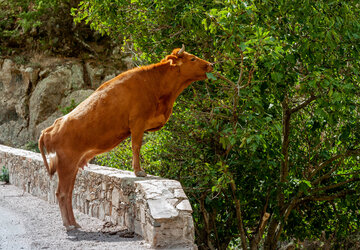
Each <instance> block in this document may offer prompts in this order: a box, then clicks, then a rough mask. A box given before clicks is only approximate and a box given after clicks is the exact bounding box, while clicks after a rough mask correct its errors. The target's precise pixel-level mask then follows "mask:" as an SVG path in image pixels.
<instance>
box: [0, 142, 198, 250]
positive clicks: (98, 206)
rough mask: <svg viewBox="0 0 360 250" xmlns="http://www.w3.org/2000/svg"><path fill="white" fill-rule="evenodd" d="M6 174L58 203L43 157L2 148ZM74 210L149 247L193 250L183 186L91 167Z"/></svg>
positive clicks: (80, 179) (79, 183)
mask: <svg viewBox="0 0 360 250" xmlns="http://www.w3.org/2000/svg"><path fill="white" fill-rule="evenodd" d="M3 166H5V167H6V168H8V170H9V175H10V183H11V184H13V185H15V186H18V187H20V188H22V189H23V190H24V191H26V192H29V193H30V194H32V195H34V196H37V197H39V198H41V199H44V200H47V201H48V202H50V203H56V202H57V201H56V196H55V192H56V188H57V179H58V178H57V176H56V174H55V176H53V178H52V179H50V177H49V175H48V174H47V171H46V168H45V166H44V165H43V162H42V158H41V155H40V154H38V153H33V152H30V151H25V150H21V149H15V148H11V147H7V146H3V145H0V167H1V168H2V167H3ZM73 207H74V208H75V209H78V210H79V211H81V212H83V213H85V214H88V215H90V216H93V217H96V218H99V219H101V220H104V221H108V222H111V223H113V224H114V225H120V226H125V227H127V228H128V230H130V231H132V232H135V233H137V234H139V235H141V236H142V237H143V238H144V239H145V240H146V241H147V242H148V243H149V244H150V246H151V247H154V248H167V249H197V247H196V245H195V244H194V224H193V219H192V216H191V213H192V208H191V205H190V203H189V200H188V199H187V197H186V195H185V193H184V191H183V189H182V187H181V184H180V183H179V182H178V181H175V180H168V179H162V178H159V177H155V176H150V177H147V178H138V177H136V176H135V175H134V173H133V172H129V171H122V170H118V169H113V168H108V167H102V166H97V165H92V164H89V166H88V167H85V168H84V170H81V169H80V170H79V172H78V175H77V179H76V183H75V188H74V192H73ZM59 220H61V217H60V216H59Z"/></svg>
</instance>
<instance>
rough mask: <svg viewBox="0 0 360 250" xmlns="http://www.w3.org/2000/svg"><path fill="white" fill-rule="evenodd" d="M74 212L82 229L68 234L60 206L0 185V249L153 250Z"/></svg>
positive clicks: (119, 230) (120, 230) (136, 238)
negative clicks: (63, 223) (62, 219)
mask: <svg viewBox="0 0 360 250" xmlns="http://www.w3.org/2000/svg"><path fill="white" fill-rule="evenodd" d="M74 212H75V217H76V219H77V222H78V223H79V224H80V225H81V226H82V228H81V229H80V230H73V231H70V232H66V231H65V229H64V227H63V226H62V221H61V217H60V211H59V208H58V205H55V204H54V205H51V204H49V203H47V202H46V201H43V200H41V199H39V198H36V197H34V196H32V195H30V194H28V193H24V192H23V191H22V190H20V189H19V188H17V187H15V186H13V185H4V184H3V183H0V249H1V250H8V249H9V250H11V249H128V250H132V249H150V247H149V246H148V245H147V244H146V243H145V242H144V240H143V239H142V238H141V237H140V236H137V235H133V234H131V233H129V232H127V230H126V229H124V228H119V227H112V226H109V225H108V224H106V223H104V222H103V221H101V220H98V219H96V218H92V217H89V216H87V215H85V214H83V213H80V212H78V211H76V210H75V211H74Z"/></svg>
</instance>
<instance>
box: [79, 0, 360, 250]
mask: <svg viewBox="0 0 360 250" xmlns="http://www.w3.org/2000/svg"><path fill="white" fill-rule="evenodd" d="M358 5H359V4H357V3H354V2H344V1H331V2H329V1H316V2H314V1H306V0H297V1H224V2H219V1H125V0H124V1H120V0H107V1H104V2H102V3H101V4H100V3H98V2H97V1H86V2H85V1H84V2H81V3H80V7H79V8H78V9H77V11H74V13H75V14H76V15H77V20H86V21H87V22H90V23H91V25H92V27H93V28H95V29H97V30H99V31H101V32H103V33H106V34H108V35H110V36H113V37H114V38H116V37H118V36H123V37H125V38H126V40H125V42H127V43H131V44H132V48H133V49H134V51H135V52H137V54H138V55H141V58H140V59H142V60H151V61H156V60H158V59H159V58H160V57H162V56H163V55H164V53H166V52H169V51H170V50H171V49H172V48H173V47H179V46H180V44H181V43H184V44H186V45H187V48H188V50H189V51H190V52H193V53H195V54H197V55H199V56H201V57H203V58H205V59H207V60H212V61H215V62H216V63H217V67H216V70H217V72H219V73H221V75H219V74H218V75H217V78H218V80H215V81H214V80H211V81H207V82H203V83H196V84H194V85H193V86H192V88H190V89H188V90H187V91H186V92H185V93H184V94H183V95H182V97H181V98H180V100H179V101H178V102H177V105H176V107H175V109H174V114H173V117H172V119H171V121H170V122H169V124H168V125H167V126H166V128H165V129H163V130H162V131H160V132H158V133H156V134H155V135H149V137H147V140H148V143H147V144H145V145H144V147H145V148H144V150H143V153H144V159H143V160H144V163H145V164H146V165H147V171H150V172H152V173H155V174H160V175H162V176H166V177H169V178H177V179H179V180H180V181H181V182H182V184H183V186H184V188H185V189H186V191H187V194H188V195H189V197H190V199H191V201H192V205H193V208H194V219H195V222H196V223H195V224H196V226H197V241H198V245H199V247H201V248H219V249H225V248H226V247H229V246H235V245H240V246H242V248H247V247H250V248H252V249H256V248H258V247H259V246H260V245H263V246H264V247H265V248H266V249H274V248H276V246H277V242H278V241H279V240H291V239H294V238H295V239H300V240H302V239H304V238H309V239H319V238H320V237H321V235H322V233H325V235H326V236H325V238H328V239H330V238H331V239H333V240H332V243H333V246H337V247H341V244H342V243H341V242H343V241H342V239H343V238H345V237H346V236H347V235H350V234H351V233H354V232H356V231H357V230H358V229H359V213H358V212H357V210H358V209H359V205H360V204H359V191H358V190H359V184H358V181H359V170H360V163H359V162H360V161H359V153H360V145H359V139H360V125H359V111H360V110H359V104H360V103H359V94H360V89H359V87H360V86H359V59H358V58H359V49H360V47H359V45H360V40H359V38H360V22H359V21H358V18H357V16H358V15H359V7H360V6H358ZM223 75H225V76H226V77H224V76H223ZM124 151H127V152H128V153H129V154H130V151H129V148H126V147H125V149H123V147H122V148H121V149H119V150H118V151H115V152H113V153H112V154H115V155H119V154H122V152H124ZM104 157H105V158H106V159H107V161H110V163H111V164H113V163H114V164H115V165H116V166H121V165H122V164H119V165H118V164H117V163H116V161H117V160H116V159H119V158H117V157H114V158H111V157H110V159H109V156H104ZM127 158H130V157H129V156H127ZM120 159H121V157H120ZM122 159H124V158H122ZM121 163H123V162H121ZM124 163H126V165H127V166H130V165H129V162H126V161H124ZM342 247H345V246H344V245H342ZM347 247H349V245H348V246H347Z"/></svg>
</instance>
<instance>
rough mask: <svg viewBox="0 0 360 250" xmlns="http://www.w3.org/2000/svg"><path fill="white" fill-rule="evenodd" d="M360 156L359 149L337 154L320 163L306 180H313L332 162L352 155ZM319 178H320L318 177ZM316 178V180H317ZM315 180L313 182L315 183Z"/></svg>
mask: <svg viewBox="0 0 360 250" xmlns="http://www.w3.org/2000/svg"><path fill="white" fill-rule="evenodd" d="M359 154H360V148H359V149H355V150H347V151H346V152H345V153H342V154H338V155H335V156H333V157H331V158H330V159H328V160H326V161H324V162H322V163H320V164H319V165H318V166H317V167H316V169H315V170H314V171H313V172H312V173H311V174H310V176H309V177H308V178H307V180H311V179H312V178H314V176H315V175H316V174H317V173H319V172H320V171H321V170H322V169H323V168H324V167H326V166H327V165H329V164H331V163H332V162H334V161H336V160H338V159H341V158H344V157H346V156H352V155H359ZM319 178H321V177H319ZM319 178H318V179H319ZM316 181H317V180H315V181H314V182H316Z"/></svg>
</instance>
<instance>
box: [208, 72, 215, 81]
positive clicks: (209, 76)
mask: <svg viewBox="0 0 360 250" xmlns="http://www.w3.org/2000/svg"><path fill="white" fill-rule="evenodd" d="M206 76H207V78H208V79H211V80H217V78H216V77H215V76H214V74H213V73H209V72H207V73H206Z"/></svg>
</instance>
